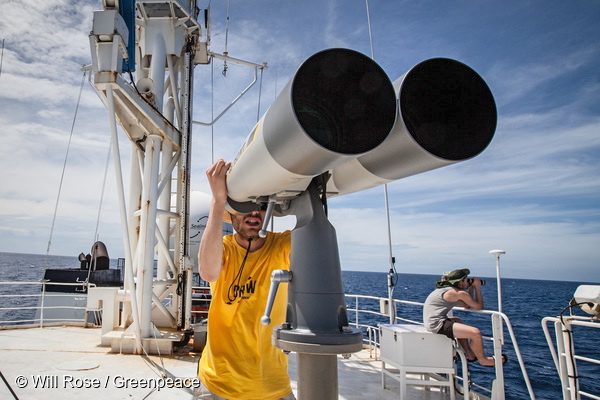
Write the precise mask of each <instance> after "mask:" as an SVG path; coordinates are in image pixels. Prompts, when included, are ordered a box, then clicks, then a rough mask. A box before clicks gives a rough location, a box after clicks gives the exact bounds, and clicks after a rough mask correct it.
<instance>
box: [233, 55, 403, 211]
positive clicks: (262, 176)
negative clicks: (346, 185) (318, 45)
mask: <svg viewBox="0 0 600 400" xmlns="http://www.w3.org/2000/svg"><path fill="white" fill-rule="evenodd" d="M396 114H397V112H396V95H395V91H394V87H393V85H392V83H391V81H390V79H389V78H388V76H387V75H386V73H385V72H384V71H383V70H382V69H381V67H380V66H379V65H378V64H377V63H375V62H374V61H373V60H371V59H370V58H368V57H367V56H365V55H363V54H361V53H358V52H356V51H353V50H348V49H328V50H323V51H321V52H319V53H316V54H314V55H313V56H311V57H309V58H308V59H307V60H306V61H305V62H304V63H303V64H302V65H301V66H300V68H299V69H298V71H297V72H296V74H295V75H294V77H293V78H292V79H291V81H290V82H289V83H288V84H287V85H286V86H285V88H284V89H283V90H282V92H281V94H280V95H279V96H278V97H277V99H276V100H275V102H274V103H273V105H272V106H271V107H270V108H269V110H268V111H267V112H266V113H265V115H264V116H263V118H262V119H261V120H260V121H259V122H258V123H257V124H256V126H255V128H254V129H253V131H252V132H251V133H250V135H249V136H248V138H247V139H246V142H245V143H244V145H243V146H242V147H241V149H240V150H239V152H238V154H237V156H236V158H235V160H234V161H233V163H232V167H231V170H230V171H229V174H228V176H227V188H228V193H229V197H230V201H229V202H228V206H229V207H228V208H229V209H230V210H231V211H237V212H242V213H243V212H248V210H247V209H240V208H243V205H242V204H241V203H242V202H249V201H250V202H251V201H255V200H256V199H257V198H259V197H261V198H262V197H264V196H271V198H273V197H275V198H279V199H287V198H293V197H295V196H297V195H298V194H300V192H302V191H304V190H305V189H306V187H307V186H308V184H309V183H310V181H311V179H312V178H313V177H315V176H317V175H320V174H322V173H323V172H326V171H328V170H330V169H332V168H334V167H336V166H338V165H340V164H342V163H344V162H347V161H349V160H350V159H354V158H356V157H357V156H359V155H361V154H364V153H366V152H368V151H370V150H372V149H374V148H376V147H377V146H378V145H380V144H381V143H382V142H383V141H384V140H385V138H386V137H387V136H388V134H389V133H390V132H391V130H392V127H393V126H394V122H395V119H396Z"/></svg>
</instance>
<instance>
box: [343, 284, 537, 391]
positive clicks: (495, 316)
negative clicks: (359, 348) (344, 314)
mask: <svg viewBox="0 0 600 400" xmlns="http://www.w3.org/2000/svg"><path fill="white" fill-rule="evenodd" d="M346 298H349V299H354V308H348V311H349V312H354V313H355V315H354V322H352V323H351V324H350V325H353V326H355V327H357V328H359V327H365V328H368V327H371V326H370V325H365V324H361V323H360V318H359V315H362V314H371V315H378V316H381V317H382V318H383V317H386V318H389V315H388V314H384V313H382V312H377V311H372V310H365V309H361V308H360V305H359V300H360V299H363V300H377V301H380V302H381V301H388V299H387V298H383V297H376V296H365V295H352V294H347V295H346ZM398 304H403V305H410V306H418V307H421V308H422V307H423V306H424V303H419V302H414V301H408V300H396V299H394V305H393V306H394V307H397V305H398ZM453 310H454V311H460V312H470V313H475V314H482V315H489V316H490V318H491V320H492V326H493V327H494V325H496V323H495V322H494V321H495V320H496V321H504V324H505V326H506V329H507V330H508V333H509V335H510V339H511V342H512V344H513V347H514V350H515V353H516V355H517V359H518V361H519V366H520V368H521V373H522V375H523V380H524V381H525V384H526V386H527V390H528V392H529V396H530V398H531V400H535V395H534V393H533V388H532V386H531V383H530V380H529V376H528V374H527V370H526V369H525V363H524V362H523V357H522V355H521V351H520V349H519V346H518V343H517V339H516V337H515V334H514V330H513V328H512V324H511V322H510V320H509V318H508V316H506V315H505V314H504V313H501V312H498V311H490V310H474V309H465V308H462V307H455V308H454V309H453ZM400 321H402V322H407V323H412V324H417V325H423V323H422V322H421V321H414V320H410V319H406V318H400V317H396V323H397V322H400ZM492 332H493V336H492V337H484V339H485V340H491V341H493V342H494V343H497V344H498V346H494V357H495V358H496V359H497V360H499V359H500V357H501V356H502V353H501V351H500V350H499V349H501V347H500V346H502V345H503V344H504V338H503V335H502V329H501V327H499V329H492ZM365 341H366V344H367V345H368V346H369V347H371V346H373V347H376V348H378V347H379V343H372V342H371V340H370V338H369V339H367V340H365ZM495 370H496V377H497V379H499V380H501V381H504V371H503V368H502V365H501V364H500V363H499V365H496V368H495ZM475 386H477V387H479V388H480V389H483V390H485V391H487V392H491V390H489V389H486V388H484V387H481V386H479V385H475Z"/></svg>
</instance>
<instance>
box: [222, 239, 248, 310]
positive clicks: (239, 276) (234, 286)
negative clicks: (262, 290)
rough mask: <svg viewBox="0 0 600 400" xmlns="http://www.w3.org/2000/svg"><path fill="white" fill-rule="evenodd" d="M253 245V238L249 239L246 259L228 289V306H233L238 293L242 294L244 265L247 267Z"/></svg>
mask: <svg viewBox="0 0 600 400" xmlns="http://www.w3.org/2000/svg"><path fill="white" fill-rule="evenodd" d="M251 245H252V238H249V239H248V247H247V248H246V254H245V255H244V259H243V260H242V264H241V265H240V269H239V270H238V272H237V274H236V276H235V277H234V278H233V281H232V282H231V285H229V289H227V299H228V300H229V302H228V303H227V304H231V303H232V302H233V301H235V299H237V297H238V293H239V292H240V280H241V279H242V272H243V271H244V265H246V259H247V258H248V253H250V246H251ZM236 281H237V283H236ZM232 289H233V296H232V293H231V291H232ZM232 297H233V298H232Z"/></svg>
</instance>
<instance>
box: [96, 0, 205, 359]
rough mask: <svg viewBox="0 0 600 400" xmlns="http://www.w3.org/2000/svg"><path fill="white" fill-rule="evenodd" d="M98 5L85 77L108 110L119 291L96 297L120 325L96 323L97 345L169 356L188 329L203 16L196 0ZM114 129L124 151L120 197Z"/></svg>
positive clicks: (124, 0) (121, 0)
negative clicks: (193, 148)
mask: <svg viewBox="0 0 600 400" xmlns="http://www.w3.org/2000/svg"><path fill="white" fill-rule="evenodd" d="M103 8H104V10H103V11H96V12H95V13H94V22H93V30H92V32H91V34H90V46H91V51H92V61H93V66H92V68H93V74H92V76H93V86H94V87H95V90H96V92H97V94H98V95H99V97H100V98H101V99H102V101H103V102H104V104H105V105H106V107H107V108H108V112H109V119H110V130H111V142H112V143H111V145H112V151H113V157H114V163H115V173H116V177H117V191H118V197H119V204H120V212H121V224H122V227H123V237H124V247H125V253H126V256H125V277H124V290H123V291H118V292H114V293H112V294H109V295H105V294H104V295H98V294H96V296H100V297H102V296H104V297H102V300H103V302H104V306H103V307H104V311H105V315H104V316H105V318H106V317H107V316H108V315H107V311H106V310H107V309H108V307H107V301H108V302H109V303H110V304H113V310H114V309H116V308H115V306H114V304H117V305H118V304H119V303H120V302H122V303H123V315H122V317H121V320H120V322H119V320H118V319H117V318H118V317H117V316H112V317H113V318H112V321H103V333H104V335H103V339H102V342H103V344H108V343H110V344H111V345H112V346H113V347H115V346H117V347H118V348H119V350H120V351H123V352H132V353H135V354H141V353H143V352H148V353H156V352H157V351H160V352H169V351H170V350H171V349H172V343H173V341H177V340H180V339H181V338H182V336H183V332H182V331H184V330H188V329H189V328H190V323H191V319H190V309H191V284H192V266H191V263H190V261H189V257H190V256H191V255H190V254H188V248H187V247H188V237H189V234H188V225H189V224H188V218H189V211H188V210H189V202H188V198H189V196H188V195H189V190H190V189H189V163H190V144H191V142H190V140H191V120H192V119H191V102H192V96H191V94H192V88H193V68H194V64H197V63H205V64H207V63H208V62H209V61H208V55H207V47H208V25H209V24H208V13H207V12H206V11H205V12H204V13H203V14H202V15H203V16H204V21H203V23H202V24H199V23H198V22H197V16H198V15H199V10H198V9H197V8H196V2H195V0H180V1H166V2H165V1H161V2H155V1H138V2H135V0H112V1H111V0H103ZM132 61H135V63H133V62H132ZM134 64H135V66H134ZM134 69H135V78H133V76H134V75H133V70H134ZM129 77H131V78H132V80H133V79H134V80H135V84H130V83H128V80H129V79H128V78H129ZM117 123H118V124H119V125H120V126H121V128H122V130H123V131H124V132H125V134H126V136H127V138H128V139H129V141H130V142H131V145H132V146H131V148H132V153H131V171H130V175H129V192H128V193H127V194H126V193H125V189H124V187H125V186H124V183H123V181H124V179H123V171H122V168H121V161H120V153H119V139H118V135H117ZM155 259H156V260H157V261H156V262H157V271H156V276H154V266H155ZM90 296H92V297H93V296H94V293H90ZM110 297H113V298H112V299H111V298H110ZM169 299H170V301H169ZM117 315H118V312H117ZM105 322H106V325H105ZM106 327H108V328H106ZM111 328H112V329H111ZM166 331H171V332H173V331H174V332H177V331H178V332H179V334H175V335H172V334H166V333H165V332H166Z"/></svg>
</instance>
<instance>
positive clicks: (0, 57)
mask: <svg viewBox="0 0 600 400" xmlns="http://www.w3.org/2000/svg"><path fill="white" fill-rule="evenodd" d="M3 61H4V39H2V55H0V76H2V62H3Z"/></svg>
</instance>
